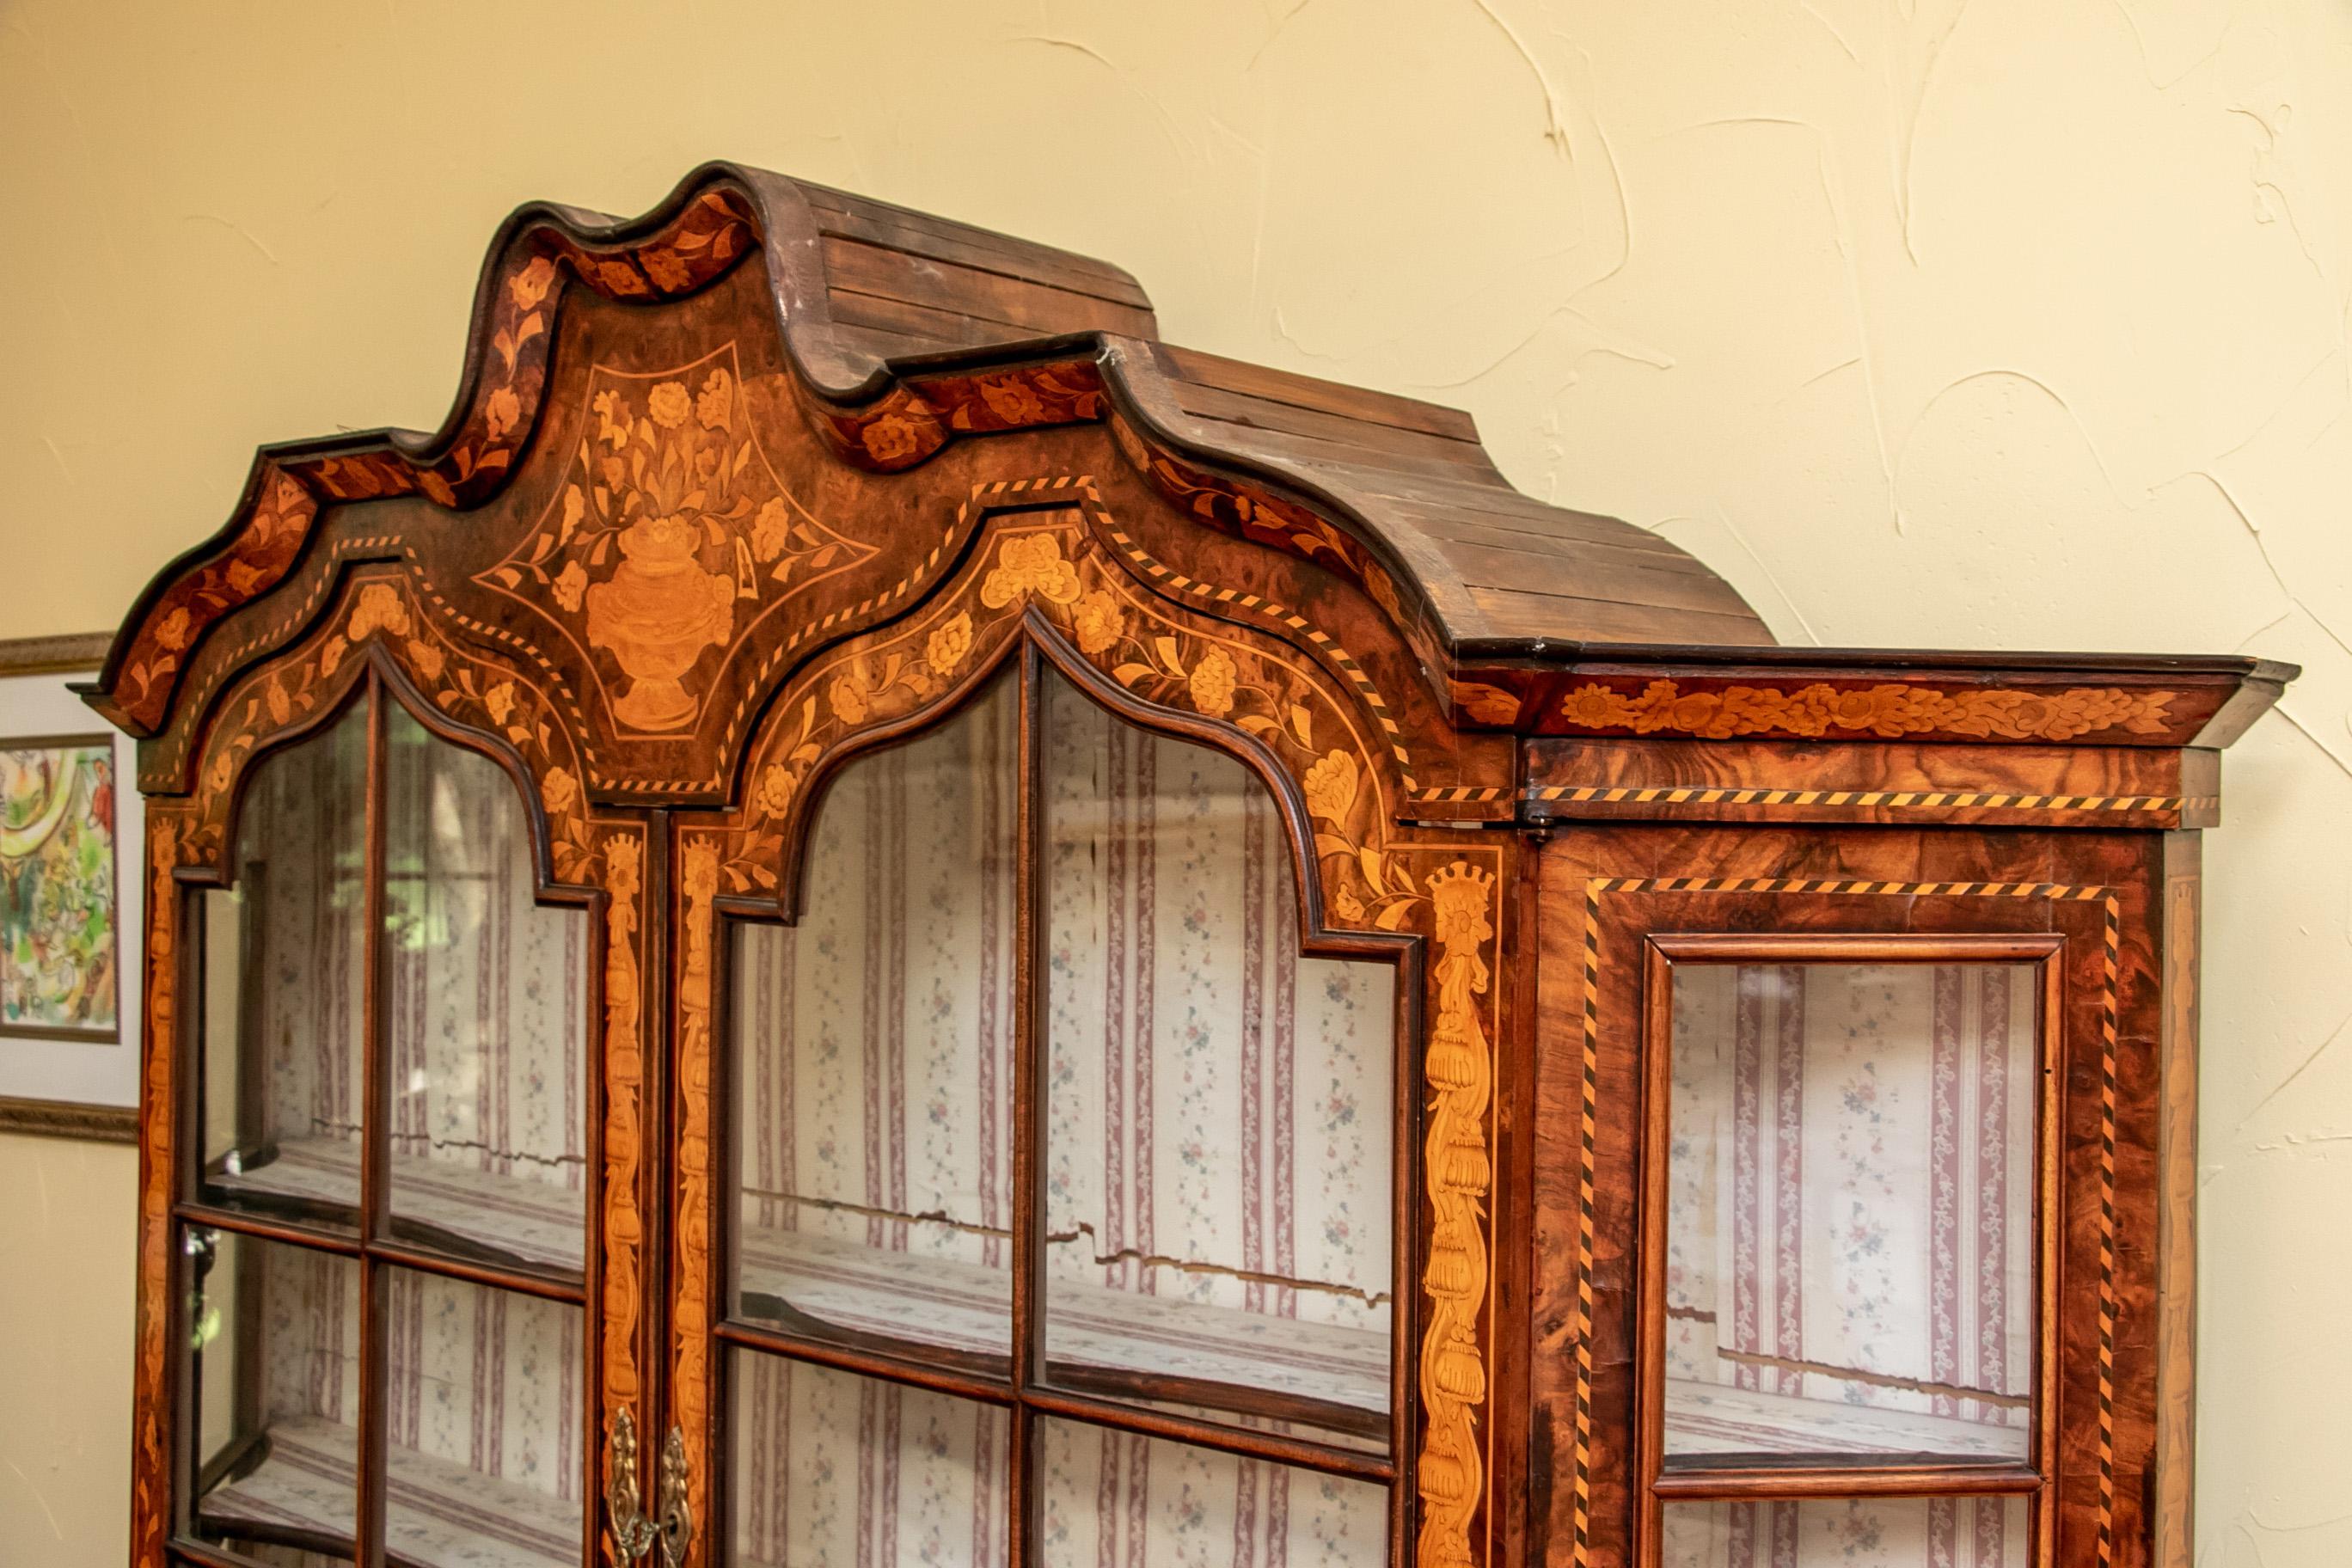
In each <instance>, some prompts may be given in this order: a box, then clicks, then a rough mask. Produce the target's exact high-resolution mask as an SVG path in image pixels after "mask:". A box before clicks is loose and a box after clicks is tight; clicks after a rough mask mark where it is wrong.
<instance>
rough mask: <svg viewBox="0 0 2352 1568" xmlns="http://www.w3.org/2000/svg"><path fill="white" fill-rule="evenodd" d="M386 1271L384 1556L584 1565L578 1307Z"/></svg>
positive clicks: (499, 1565) (479, 1565) (450, 1563)
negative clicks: (582, 1559)
mask: <svg viewBox="0 0 2352 1568" xmlns="http://www.w3.org/2000/svg"><path fill="white" fill-rule="evenodd" d="M389 1273H390V1275H391V1278H390V1279H388V1280H387V1281H386V1282H385V1284H386V1291H385V1312H384V1317H385V1323H384V1328H385V1333H384V1340H385V1342H386V1345H387V1347H388V1350H387V1354H386V1363H385V1374H384V1394H383V1398H384V1420H385V1431H386V1443H385V1447H384V1477H385V1485H384V1499H385V1502H384V1545H385V1552H386V1555H387V1557H389V1558H390V1559H391V1560H392V1561H394V1562H396V1563H415V1564H419V1565H420V1568H579V1563H580V1555H581V1535H582V1531H583V1521H584V1520H585V1517H586V1512H587V1509H586V1505H585V1502H584V1501H583V1477H584V1475H585V1468H584V1465H585V1461H584V1460H583V1457H582V1452H581V1444H582V1435H583V1429H584V1428H583V1421H582V1400H583V1388H582V1383H583V1377H582V1369H583V1367H584V1366H585V1365H586V1364H587V1361H586V1350H585V1340H584V1335H585V1331H586V1325H585V1323H584V1321H583V1314H582V1312H581V1310H580V1309H579V1308H578V1307H576V1306H572V1305H571V1304H570V1303H568V1302H562V1301H549V1300H539V1299H536V1298H534V1297H530V1296H525V1295H522V1294H520V1293H519V1292H516V1291H512V1290H499V1289H489V1288H488V1287H486V1286H481V1285H474V1284H469V1283H467V1282H466V1281H464V1280H458V1279H440V1278H436V1277H435V1276H433V1275H429V1274H422V1273H417V1272H415V1271H414V1270H411V1269H405V1268H394V1269H391V1270H389Z"/></svg>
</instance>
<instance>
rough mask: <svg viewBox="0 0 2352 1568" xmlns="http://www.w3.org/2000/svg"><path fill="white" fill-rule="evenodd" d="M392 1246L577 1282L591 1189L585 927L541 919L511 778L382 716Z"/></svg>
mask: <svg viewBox="0 0 2352 1568" xmlns="http://www.w3.org/2000/svg"><path fill="white" fill-rule="evenodd" d="M384 741H385V766H384V890H383V911H384V915H383V918H384V933H383V934H384V942H385V949H384V966H383V968H384V973H383V987H384V1067H385V1070H386V1071H387V1072H388V1073H389V1074H390V1076H391V1082H390V1085H389V1089H388V1093H387V1095H386V1098H385V1109H386V1113H387V1120H388V1126H387V1128H386V1135H387V1137H388V1138H389V1140H390V1142H391V1172H392V1184H391V1214H392V1233H393V1235H394V1236H395V1237H399V1238H400V1239H402V1240H404V1241H409V1242H415V1243H417V1244H420V1245H424V1246H428V1247H436V1248H437V1249H439V1250H442V1251H446V1252H450V1253H454V1254H457V1255H459V1256H462V1257H467V1258H477V1259H479V1260H482V1261H487V1262H491V1263H499V1264H505V1265H510V1266H513V1265H519V1266H521V1267H525V1268H537V1269H543V1270H552V1271H559V1272H563V1273H572V1274H576V1273H578V1272H579V1271H580V1269H581V1268H582V1264H583V1257H584V1254H585V1236H586V1227H585V1215H586V1212H587V1211H586V1204H587V1195H586V1194H587V1189H588V1180H587V1177H588V1087H589V1058H590V1049H589V1037H588V1030H587V1011H586V1010H587V1000H588V964H589V952H588V948H589V929H588V920H587V916H586V915H585V914H584V913H583V911H581V910H577V909H564V908H557V907H550V906H546V905H542V904H540V903H539V902H537V900H536V887H537V881H536V873H535V871H534V868H533V866H532V862H531V850H530V824H529V821H528V819H527V818H526V816H524V811H523V802H522V796H521V793H520V790H518V788H517V787H516V785H515V782H514V780H513V778H512V777H511V776H509V774H508V773H507V772H506V770H505V769H503V768H501V767H499V765H498V763H494V762H492V761H491V760H490V759H489V758H488V757H486V756H484V755H482V754H481V753H480V752H472V751H467V750H466V749H465V748H463V747H460V746H456V745H452V744H450V743H449V742H445V741H441V740H438V739H436V737H435V736H433V735H432V734H431V733H430V732H429V731H426V730H425V727H424V726H423V725H422V724H419V723H418V722H417V721H415V719H414V718H411V717H410V716H409V713H408V711H407V710H405V709H404V708H402V707H400V706H399V705H398V704H396V703H395V704H393V705H392V706H391V709H390V711H389V712H388V713H387V714H386V716H385V726H384Z"/></svg>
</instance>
